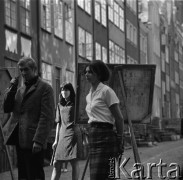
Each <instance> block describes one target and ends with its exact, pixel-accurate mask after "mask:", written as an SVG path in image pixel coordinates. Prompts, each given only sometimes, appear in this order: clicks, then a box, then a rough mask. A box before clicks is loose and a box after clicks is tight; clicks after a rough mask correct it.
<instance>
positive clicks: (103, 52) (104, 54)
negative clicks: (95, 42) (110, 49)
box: [102, 47, 107, 63]
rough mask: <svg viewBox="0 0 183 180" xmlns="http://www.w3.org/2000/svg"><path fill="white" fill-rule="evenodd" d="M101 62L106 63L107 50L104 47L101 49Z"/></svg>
mask: <svg viewBox="0 0 183 180" xmlns="http://www.w3.org/2000/svg"><path fill="white" fill-rule="evenodd" d="M102 60H103V62H105V63H107V49H106V48H105V47H102Z"/></svg>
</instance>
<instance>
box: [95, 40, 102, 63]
mask: <svg viewBox="0 0 183 180" xmlns="http://www.w3.org/2000/svg"><path fill="white" fill-rule="evenodd" d="M95 52H96V60H101V45H100V44H99V43H97V42H96V43H95Z"/></svg>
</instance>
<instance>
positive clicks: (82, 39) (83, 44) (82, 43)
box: [78, 27, 92, 60]
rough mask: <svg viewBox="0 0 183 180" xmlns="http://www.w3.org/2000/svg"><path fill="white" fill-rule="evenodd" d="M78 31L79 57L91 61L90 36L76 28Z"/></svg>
mask: <svg viewBox="0 0 183 180" xmlns="http://www.w3.org/2000/svg"><path fill="white" fill-rule="evenodd" d="M78 31H79V42H78V43H79V55H80V56H82V57H85V58H87V59H89V60H92V35H91V34H90V33H89V32H87V31H85V30H84V29H82V28H81V27H78Z"/></svg>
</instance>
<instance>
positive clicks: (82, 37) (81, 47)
mask: <svg viewBox="0 0 183 180" xmlns="http://www.w3.org/2000/svg"><path fill="white" fill-rule="evenodd" d="M78 30H79V55H80V56H83V57H85V31H84V29H82V28H81V27H79V28H78Z"/></svg>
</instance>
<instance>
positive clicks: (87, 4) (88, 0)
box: [85, 0, 91, 14]
mask: <svg viewBox="0 0 183 180" xmlns="http://www.w3.org/2000/svg"><path fill="white" fill-rule="evenodd" d="M85 11H86V12H87V13H88V14H91V0H85Z"/></svg>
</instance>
